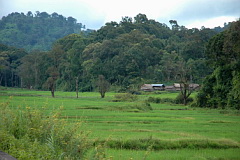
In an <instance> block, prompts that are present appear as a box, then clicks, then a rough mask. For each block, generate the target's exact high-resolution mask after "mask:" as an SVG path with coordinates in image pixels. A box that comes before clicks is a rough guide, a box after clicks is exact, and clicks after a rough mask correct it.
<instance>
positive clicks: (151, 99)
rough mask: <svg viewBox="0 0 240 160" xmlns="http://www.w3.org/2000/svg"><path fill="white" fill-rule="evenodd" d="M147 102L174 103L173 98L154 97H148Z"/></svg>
mask: <svg viewBox="0 0 240 160" xmlns="http://www.w3.org/2000/svg"><path fill="white" fill-rule="evenodd" d="M147 102H149V103H175V101H174V99H171V98H158V97H157V98H154V97H149V98H148V99H147Z"/></svg>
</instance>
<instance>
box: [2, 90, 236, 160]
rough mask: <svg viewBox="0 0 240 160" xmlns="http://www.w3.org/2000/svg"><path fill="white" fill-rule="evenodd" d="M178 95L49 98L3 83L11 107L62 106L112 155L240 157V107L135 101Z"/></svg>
mask: <svg viewBox="0 0 240 160" xmlns="http://www.w3.org/2000/svg"><path fill="white" fill-rule="evenodd" d="M177 95H178V93H168V92H159V93H158V94H153V93H147V94H144V95H138V98H137V100H136V101H133V102H132V101H119V102H114V101H113V100H114V99H115V93H107V94H106V98H104V99H102V98H100V94H99V93H96V92H84V93H80V94H79V96H80V97H79V98H78V99H77V98H75V93H74V92H56V98H51V94H50V92H46V91H29V90H23V89H9V88H7V89H6V88H5V89H2V88H1V90H0V103H2V102H9V103H10V106H11V107H12V108H18V107H26V106H29V107H36V108H41V107H43V106H44V107H45V108H46V114H49V113H50V112H52V111H53V110H55V109H59V108H61V115H60V118H61V119H66V120H67V122H68V123H69V125H72V124H74V123H75V122H78V121H79V120H81V121H82V122H83V124H82V126H81V130H84V131H86V132H89V133H90V134H89V137H88V138H89V140H91V141H93V142H95V144H96V146H97V145H100V144H104V146H103V150H104V152H105V157H107V158H109V159H111V157H110V156H112V158H113V159H129V158H133V159H144V157H146V159H188V158H190V159H221V158H222V159H239V158H240V155H239V153H240V149H239V147H240V136H239V135H240V116H239V111H233V110H214V109H205V108H204V109H201V108H190V107H188V106H183V105H174V104H168V103H164V104H156V103H151V104H150V105H151V108H152V110H144V109H143V110H141V109H139V108H138V107H137V106H139V105H142V104H143V103H144V101H145V100H146V99H148V97H158V98H175V97H176V96H177ZM195 95H196V93H194V94H193V95H192V96H193V97H194V96H195ZM9 97H11V98H9ZM117 146H118V147H117ZM119 146H120V147H119ZM131 146H132V147H131ZM167 146H168V147H167ZM121 147H122V148H121ZM141 147H142V148H141ZM126 148H128V149H129V150H125V149H126ZM188 153H189V154H188ZM89 154H91V153H89ZM89 156H90V155H89Z"/></svg>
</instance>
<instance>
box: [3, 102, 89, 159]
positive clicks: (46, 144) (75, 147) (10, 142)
mask: <svg viewBox="0 0 240 160" xmlns="http://www.w3.org/2000/svg"><path fill="white" fill-rule="evenodd" d="M9 100H11V98H10V99H9ZM45 107H46V106H45ZM61 108H62V107H60V109H59V110H57V111H52V113H51V114H50V115H48V116H46V115H45V114H44V111H43V110H39V109H37V108H31V107H30V106H26V107H19V108H17V109H13V108H11V107H10V106H9V102H6V103H1V104H0V121H1V124H0V137H1V138H0V141H1V144H0V150H2V151H5V152H7V153H9V154H10V155H12V156H13V157H15V158H17V159H19V160H21V159H22V160H28V159H81V158H83V157H84V154H85V153H86V152H87V150H88V148H89V146H90V145H89V143H88V142H87V138H86V137H87V134H85V133H84V132H80V133H79V130H80V127H81V125H80V123H81V122H79V123H75V124H74V125H68V123H67V122H66V121H64V120H61V119H59V116H60V115H61V114H60V112H59V111H60V110H61Z"/></svg>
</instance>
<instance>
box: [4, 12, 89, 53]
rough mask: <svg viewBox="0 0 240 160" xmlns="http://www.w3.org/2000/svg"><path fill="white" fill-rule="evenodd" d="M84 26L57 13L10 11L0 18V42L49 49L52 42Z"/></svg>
mask: <svg viewBox="0 0 240 160" xmlns="http://www.w3.org/2000/svg"><path fill="white" fill-rule="evenodd" d="M84 28H85V26H84V25H83V24H81V23H77V20H76V19H74V18H73V17H67V18H66V17H64V16H62V15H59V14H57V13H52V14H48V13H47V12H38V11H37V12H36V13H32V12H30V11H29V12H28V13H27V14H26V15H25V14H24V13H18V12H15V13H11V14H9V15H7V16H6V17H3V18H2V19H1V20H0V43H2V44H5V45H9V46H14V47H17V48H24V49H26V50H27V51H32V50H44V51H46V50H50V49H51V46H52V43H53V42H54V41H56V40H57V39H59V38H62V37H64V36H66V35H68V34H72V33H80V32H81V30H82V29H84Z"/></svg>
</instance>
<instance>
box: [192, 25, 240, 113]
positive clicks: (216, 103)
mask: <svg viewBox="0 0 240 160" xmlns="http://www.w3.org/2000/svg"><path fill="white" fill-rule="evenodd" d="M239 29H240V21H237V22H235V23H232V25H231V26H230V28H229V29H228V30H226V31H224V32H222V33H220V34H218V35H216V36H215V37H213V38H212V39H211V40H210V41H209V44H208V47H207V56H208V61H209V63H211V64H212V66H213V67H214V69H215V70H214V72H213V73H212V74H211V75H210V76H209V77H208V78H207V79H206V80H205V82H204V86H203V88H202V90H201V92H200V93H199V95H198V98H197V102H196V105H197V106H199V107H212V108H218V107H220V108H225V107H233V108H236V109H240V105H239V104H240V103H239V102H240V94H239V85H240V81H239V67H240V65H239V64H240V58H239V57H240V45H239V44H240V43H239V42H240V41H239V39H240V32H239Z"/></svg>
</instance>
